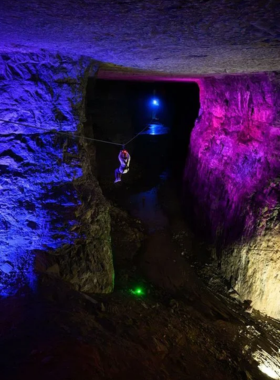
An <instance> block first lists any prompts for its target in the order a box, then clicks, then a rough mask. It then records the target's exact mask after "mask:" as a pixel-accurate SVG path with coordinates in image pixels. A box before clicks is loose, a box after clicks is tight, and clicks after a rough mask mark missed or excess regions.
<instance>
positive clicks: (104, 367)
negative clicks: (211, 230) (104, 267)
mask: <svg viewBox="0 0 280 380" xmlns="http://www.w3.org/2000/svg"><path fill="white" fill-rule="evenodd" d="M135 168H136V169H135V170H134V169H132V171H131V173H130V174H131V175H130V177H127V179H126V180H124V181H123V183H122V184H121V186H122V187H121V188H119V190H118V189H116V187H114V185H113V183H112V181H111V179H110V178H109V176H107V177H106V176H104V177H103V178H99V180H100V183H101V187H102V188H103V191H104V193H105V195H106V196H107V199H109V208H110V215H111V235H112V249H113V257H114V267H115V291H114V292H113V293H111V294H108V295H96V294H95V295H94V294H89V293H82V292H78V291H76V290H73V288H72V287H71V286H70V285H67V284H66V283H65V282H63V281H62V280H61V278H60V277H59V275H58V273H45V274H41V275H40V278H39V280H38V284H37V289H36V290H35V291H33V292H31V291H30V290H28V289H25V290H22V291H21V292H20V293H18V294H17V295H15V296H14V297H11V298H7V299H2V300H1V301H0V307H1V310H2V313H1V315H0V334H1V356H0V358H1V359H0V363H1V364H0V365H1V367H0V368H1V377H0V378H1V379H3V380H24V379H28V380H33V379H34V380H35V379H36V380H37V379H38V378H40V379H42V380H44V379H50V378H52V379H53V380H56V379H59V380H64V379H65V380H66V379H67V380H78V379H83V380H87V379H88V380H93V379H94V380H95V379H96V380H102V379H114V380H126V379H127V380H130V379H132V378H133V379H135V380H138V379H139V380H144V379H145V380H146V379H147V380H149V379H153V380H154V379H159V380H179V379H181V380H187V379H190V380H193V379H200V380H208V379H209V380H210V379H213V378H215V379H217V380H244V379H247V380H258V379H259V380H261V379H263V380H264V379H268V377H267V376H266V375H265V374H264V373H263V372H264V371H270V372H268V373H269V374H270V375H271V374H272V375H273V376H278V377H279V358H278V357H277V355H278V352H277V351H278V347H279V342H280V335H279V330H280V328H279V323H278V322H277V321H273V320H269V319H267V318H265V317H263V316H261V315H260V314H258V313H257V312H255V311H253V310H252V309H251V308H250V305H249V304H248V303H241V302H240V301H239V300H238V299H237V297H236V295H235V294H234V292H233V291H232V289H230V286H229V284H228V283H226V282H225V281H224V280H223V278H222V277H221V275H220V272H219V270H218V269H217V267H216V266H215V264H214V263H213V262H211V261H210V260H209V247H208V246H206V245H205V244H204V243H203V242H200V241H198V240H197V238H195V236H194V235H193V233H192V232H191V231H190V230H189V228H188V226H187V224H186V222H185V220H184V218H183V214H182V209H181V205H180V202H179V198H178V196H177V195H178V194H177V188H176V184H175V183H173V182H172V181H167V182H165V183H164V182H163V184H162V186H161V187H159V188H158V190H159V198H158V199H159V201H160V204H161V207H162V210H163V212H164V213H165V215H166V216H167V217H168V225H167V226H166V227H165V228H162V229H160V230H156V231H154V232H149V229H148V226H147V225H144V224H143V223H142V222H141V220H138V219H137V218H135V217H133V216H132V215H130V212H129V210H128V209H125V208H124V206H122V207H121V205H124V204H125V203H124V199H127V198H128V197H129V194H130V193H131V190H132V189H133V191H136V187H135V186H134V187H133V183H134V184H135V178H138V180H139V183H141V178H142V174H141V171H139V170H137V165H135ZM101 177H102V176H101ZM141 190H143V189H141ZM198 275H199V276H200V277H199V276H198ZM137 289H141V292H140V294H137ZM260 365H261V366H262V367H261V369H262V371H260V369H259V366H260ZM271 371H272V372H271ZM271 377H272V376H271ZM272 378H277V377H272Z"/></svg>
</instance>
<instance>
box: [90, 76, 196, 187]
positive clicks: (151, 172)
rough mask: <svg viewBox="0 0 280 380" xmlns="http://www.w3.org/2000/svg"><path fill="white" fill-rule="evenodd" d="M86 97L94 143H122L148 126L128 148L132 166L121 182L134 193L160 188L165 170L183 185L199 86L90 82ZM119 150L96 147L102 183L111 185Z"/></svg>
mask: <svg viewBox="0 0 280 380" xmlns="http://www.w3.org/2000/svg"><path fill="white" fill-rule="evenodd" d="M87 94H88V96H87V115H88V119H89V120H91V123H92V128H93V132H94V136H95V137H96V138H97V139H102V140H105V141H109V142H117V143H123V142H126V141H128V140H130V139H131V138H133V136H135V135H136V134H137V133H139V132H140V131H142V130H143V128H145V126H147V128H146V130H144V131H143V132H142V133H141V134H140V135H139V136H138V137H137V138H136V139H134V140H133V141H132V142H131V143H129V144H128V145H127V146H126V149H127V150H128V151H129V153H130V154H131V157H132V161H131V162H132V163H131V169H130V172H129V174H128V175H126V176H123V183H124V184H128V185H129V187H130V190H131V191H132V192H139V191H140V190H141V189H143V190H145V189H146V190H148V189H150V188H152V187H154V186H156V185H158V184H159V182H160V176H161V175H163V174H164V173H165V172H167V171H168V173H169V175H171V176H172V177H176V179H177V180H178V181H179V182H182V176H183V169H184V166H185V160H186V157H187V152H188V146H189V139H190V134H191V130H192V128H193V126H194V122H195V119H196V118H197V116H198V112H199V87H198V85H197V83H195V82H182V83H180V82H178V83H176V82H161V81H157V82H145V81H125V80H124V81H120V80H119V81H118V80H115V81H109V80H97V81H95V80H89V84H88V90H87ZM153 100H155V101H157V102H158V106H154V105H153ZM153 118H155V120H156V121H155V122H153ZM120 148H121V147H118V146H114V145H110V144H102V143H97V144H96V158H97V178H98V179H99V180H100V181H101V183H102V182H104V181H105V182H106V183H109V182H113V180H114V171H115V169H116V167H117V166H118V165H119V162H118V160H117V156H118V153H119V150H120ZM104 185H106V184H105V183H104ZM124 188H125V186H123V187H122V191H125V190H124ZM118 189H119V187H118V186H117V187H116V186H115V190H116V191H119V190H118ZM104 190H105V191H106V186H105V189H104Z"/></svg>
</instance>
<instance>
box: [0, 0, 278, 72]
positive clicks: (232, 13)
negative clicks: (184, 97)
mask: <svg viewBox="0 0 280 380" xmlns="http://www.w3.org/2000/svg"><path fill="white" fill-rule="evenodd" d="M1 8H2V9H1V15H0V25H1V36H2V38H1V42H0V50H1V51H16V50H21V51H25V52H30V51H38V50H40V49H46V50H49V51H52V52H60V53H61V54H66V55H71V56H72V55H73V54H74V55H84V56H88V57H90V58H93V59H95V60H98V61H100V62H104V63H113V64H115V65H118V66H123V67H128V68H131V69H141V70H148V71H157V72H164V73H178V74H181V75H193V74H194V75H196V74H198V75H203V74H215V73H218V74H227V73H244V72H247V73H248V72H263V71H277V70H279V65H280V54H279V52H280V30H279V20H280V3H279V2H277V1H266V2H264V1H262V0H257V1H251V0H247V1H245V2H240V1H234V0H231V1H227V2H226V1H221V2H220V1H217V0H209V1H202V0H200V1H199V0H195V1H194V0H192V1H189V2H182V1H179V0H177V1H174V2H172V3H170V1H158V0H151V1H146V0H145V1H141V2H137V3H135V2H134V1H132V0H127V1H119V2H115V1H112V0H110V1H109V0H105V1H92V0H91V1H85V0H78V1H74V0H62V1H57V0H48V1H47V0H41V1H39V0H29V1H26V2H24V3H23V2H22V1H20V0H16V1H13V2H12V3H8V2H3V4H2V6H1ZM105 67H106V68H108V69H111V67H110V65H108V66H107V65H106V66H105Z"/></svg>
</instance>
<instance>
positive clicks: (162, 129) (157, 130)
mask: <svg viewBox="0 0 280 380" xmlns="http://www.w3.org/2000/svg"><path fill="white" fill-rule="evenodd" d="M168 133H169V128H168V127H166V126H165V125H163V124H155V123H151V124H149V125H148V128H147V130H145V131H144V132H142V133H141V135H152V136H156V135H166V134H168Z"/></svg>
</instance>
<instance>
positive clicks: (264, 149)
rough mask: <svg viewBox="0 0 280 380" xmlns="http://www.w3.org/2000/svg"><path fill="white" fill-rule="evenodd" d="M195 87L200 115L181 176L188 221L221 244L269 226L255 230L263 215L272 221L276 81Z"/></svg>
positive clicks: (279, 102) (278, 103) (279, 158)
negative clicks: (190, 213)
mask: <svg viewBox="0 0 280 380" xmlns="http://www.w3.org/2000/svg"><path fill="white" fill-rule="evenodd" d="M200 88H201V99H200V101H201V110H200V116H199V118H198V120H197V122H196V125H195V127H194V130H193V132H192V136H191V142H190V152H189V157H188V161H187V165H186V169H185V176H184V180H185V185H186V187H185V188H186V192H187V193H188V197H190V198H191V199H192V202H193V205H194V206H193V216H194V218H195V220H197V221H199V224H200V225H201V226H202V227H203V229H204V230H205V231H209V233H210V234H211V236H212V238H217V237H218V236H220V237H221V236H222V240H223V241H224V240H225V239H226V240H227V239H228V238H230V239H236V238H239V237H240V236H241V235H243V236H244V235H246V236H251V235H252V234H253V233H257V232H258V233H259V232H262V230H263V229H264V228H266V227H267V226H268V225H267V223H266V222H264V223H262V226H260V225H258V223H259V220H260V219H263V214H264V213H265V215H266V218H265V219H266V220H267V222H272V219H273V218H274V219H275V218H276V214H275V213H274V217H272V214H273V210H274V209H275V207H276V205H277V202H279V199H278V194H279V193H278V189H279V184H278V181H277V180H276V178H277V176H279V174H280V124H277V113H278V112H279V109H280V95H279V87H278V85H277V82H276V77H273V76H271V77H270V78H268V76H266V75H265V74H263V75H255V76H246V77H244V76H243V77H238V76H234V77H226V78H222V79H214V78H212V79H204V80H202V81H201V83H200ZM277 88H278V89H277ZM278 123H279V122H278ZM263 210H265V211H263Z"/></svg>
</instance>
